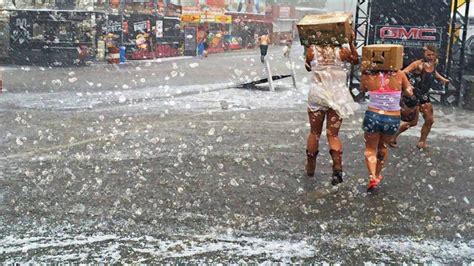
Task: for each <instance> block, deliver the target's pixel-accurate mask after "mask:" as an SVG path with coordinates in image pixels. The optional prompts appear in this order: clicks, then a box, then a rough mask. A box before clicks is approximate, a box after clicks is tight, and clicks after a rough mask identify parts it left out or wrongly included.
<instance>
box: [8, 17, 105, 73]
mask: <svg viewBox="0 0 474 266" xmlns="http://www.w3.org/2000/svg"><path fill="white" fill-rule="evenodd" d="M9 13H10V18H9V28H10V32H9V33H10V34H9V35H10V38H9V50H8V57H9V59H10V60H11V61H12V62H13V63H14V64H38V65H71V64H81V63H84V62H85V61H89V60H92V59H93V58H94V56H95V50H96V42H95V39H96V28H95V26H96V25H95V20H96V13H95V12H87V11H55V10H15V11H10V12H9Z"/></svg>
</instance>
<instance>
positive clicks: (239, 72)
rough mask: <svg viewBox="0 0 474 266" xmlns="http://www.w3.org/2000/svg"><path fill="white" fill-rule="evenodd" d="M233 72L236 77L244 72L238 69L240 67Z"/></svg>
mask: <svg viewBox="0 0 474 266" xmlns="http://www.w3.org/2000/svg"><path fill="white" fill-rule="evenodd" d="M234 73H235V74H236V75H237V76H238V77H240V76H241V75H242V74H243V73H244V72H243V71H242V70H240V69H234Z"/></svg>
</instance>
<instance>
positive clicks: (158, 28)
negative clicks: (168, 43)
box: [156, 20, 163, 38]
mask: <svg viewBox="0 0 474 266" xmlns="http://www.w3.org/2000/svg"><path fill="white" fill-rule="evenodd" d="M156 38H163V20H157V21H156Z"/></svg>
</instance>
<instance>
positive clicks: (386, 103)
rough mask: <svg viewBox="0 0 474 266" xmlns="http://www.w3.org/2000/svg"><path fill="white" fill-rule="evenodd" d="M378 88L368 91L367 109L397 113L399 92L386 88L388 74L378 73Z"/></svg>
mask: <svg viewBox="0 0 474 266" xmlns="http://www.w3.org/2000/svg"><path fill="white" fill-rule="evenodd" d="M379 75H380V80H381V82H380V88H378V89H377V90H372V91H369V107H372V108H376V109H379V110H382V111H399V110H400V98H401V95H402V93H401V91H400V90H394V89H392V88H390V87H389V86H388V84H389V83H390V82H389V80H388V79H389V74H386V73H382V72H381V73H380V74H379Z"/></svg>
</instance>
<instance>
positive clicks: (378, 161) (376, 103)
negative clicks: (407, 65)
mask: <svg viewBox="0 0 474 266" xmlns="http://www.w3.org/2000/svg"><path fill="white" fill-rule="evenodd" d="M361 65H362V70H363V72H362V78H361V91H363V92H368V94H369V104H368V108H367V111H366V112H365V117H364V122H363V124H362V129H363V130H364V131H365V134H364V138H365V153H364V154H365V163H366V165H367V169H368V171H369V181H368V185H367V192H368V193H374V192H376V191H377V189H378V185H379V183H380V181H381V180H382V178H383V177H382V169H383V166H384V164H385V163H386V162H387V157H388V149H387V144H388V143H389V142H390V141H391V140H392V138H393V136H394V135H395V134H396V133H397V131H398V128H399V127H400V109H401V108H400V99H401V96H402V93H403V94H404V95H405V96H407V97H409V99H412V98H411V97H412V96H413V90H412V86H411V84H410V82H409V81H408V78H407V76H406V75H405V73H404V72H403V71H401V70H400V69H401V68H402V65H403V46H401V45H369V46H365V47H363V50H362V64H361ZM407 105H409V106H411V107H412V106H414V105H416V100H414V99H412V101H411V102H408V103H407Z"/></svg>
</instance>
